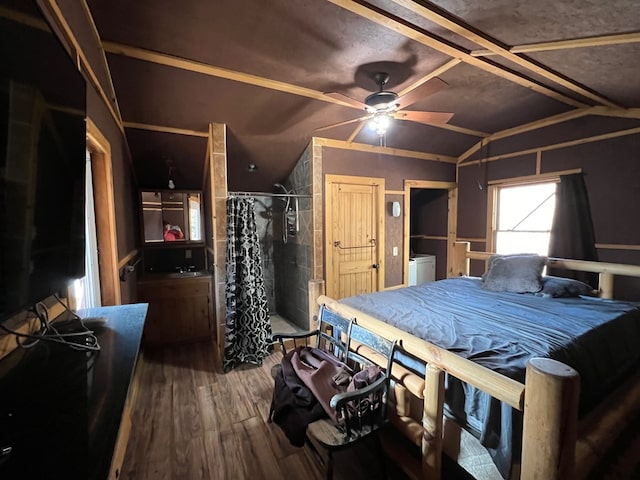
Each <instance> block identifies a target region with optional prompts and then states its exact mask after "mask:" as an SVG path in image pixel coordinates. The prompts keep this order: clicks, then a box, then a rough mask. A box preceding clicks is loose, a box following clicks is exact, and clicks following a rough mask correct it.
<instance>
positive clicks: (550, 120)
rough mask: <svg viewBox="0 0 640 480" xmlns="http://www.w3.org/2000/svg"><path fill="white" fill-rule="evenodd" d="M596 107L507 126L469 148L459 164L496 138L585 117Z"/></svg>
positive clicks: (461, 156) (459, 160)
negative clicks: (510, 126)
mask: <svg viewBox="0 0 640 480" xmlns="http://www.w3.org/2000/svg"><path fill="white" fill-rule="evenodd" d="M594 108H596V107H591V108H578V109H576V110H570V111H568V112H564V113H559V114H558V115H553V116H551V117H546V118H542V119H540V120H535V121H533V122H529V123H525V124H523V125H518V126H517V127H512V128H507V129H506V130H501V131H499V132H496V133H493V134H491V135H489V136H488V137H487V138H484V139H482V140H481V141H479V142H478V143H476V144H475V145H474V146H473V147H471V148H470V149H469V150H467V151H466V152H464V153H463V154H462V155H460V156H459V157H458V164H460V163H462V162H464V161H465V160H466V159H467V158H469V157H470V156H471V155H473V154H474V153H476V152H477V151H478V150H480V149H481V148H482V147H485V146H487V145H488V144H489V143H490V142H494V141H496V140H500V139H501V138H507V137H511V136H513V135H519V134H521V133H525V132H530V131H532V130H537V129H539V128H544V127H548V126H550V125H555V124H556V123H562V122H568V121H569V120H573V119H575V118H580V117H584V116H585V115H589V113H591V112H592V111H593V109H594Z"/></svg>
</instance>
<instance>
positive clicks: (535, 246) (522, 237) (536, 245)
mask: <svg viewBox="0 0 640 480" xmlns="http://www.w3.org/2000/svg"><path fill="white" fill-rule="evenodd" d="M497 237H498V238H497V243H496V252H498V253H537V254H538V255H546V254H547V252H548V251H549V237H550V234H549V233H523V232H498V235H497Z"/></svg>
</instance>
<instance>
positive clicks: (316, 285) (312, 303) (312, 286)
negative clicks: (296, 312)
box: [309, 278, 325, 330]
mask: <svg viewBox="0 0 640 480" xmlns="http://www.w3.org/2000/svg"><path fill="white" fill-rule="evenodd" d="M324 293H325V292H324V280H322V279H318V278H316V279H314V278H312V279H311V280H309V330H315V329H316V328H318V322H317V320H318V311H319V310H320V305H318V298H319V297H320V295H324Z"/></svg>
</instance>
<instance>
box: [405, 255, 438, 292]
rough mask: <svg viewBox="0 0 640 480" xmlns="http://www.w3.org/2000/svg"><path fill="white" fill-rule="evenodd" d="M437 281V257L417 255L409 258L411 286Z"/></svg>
mask: <svg viewBox="0 0 640 480" xmlns="http://www.w3.org/2000/svg"><path fill="white" fill-rule="evenodd" d="M435 279H436V257H435V255H428V254H423V253H416V254H415V255H413V256H412V257H411V258H409V286H411V285H420V284H422V283H427V282H433V281H435Z"/></svg>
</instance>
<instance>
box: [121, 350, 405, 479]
mask: <svg viewBox="0 0 640 480" xmlns="http://www.w3.org/2000/svg"><path fill="white" fill-rule="evenodd" d="M280 358H281V355H280V353H274V354H272V355H271V356H269V357H268V358H267V359H266V360H265V362H264V364H263V365H262V366H260V367H255V366H248V365H247V366H242V367H240V368H237V369H236V370H234V371H232V372H229V373H226V374H222V373H219V372H216V369H215V367H214V364H213V362H214V356H213V348H212V347H211V346H210V345H209V344H208V343H195V344H183V345H176V346H170V347H166V348H163V349H154V350H147V351H145V352H144V362H143V363H142V364H141V367H142V370H141V372H140V390H139V394H138V400H137V404H136V406H135V408H134V411H133V419H132V420H133V427H132V431H131V437H130V439H129V444H128V447H127V452H126V455H125V460H124V464H123V468H122V474H121V477H120V478H121V479H126V480H146V479H153V480H164V479H175V480H179V479H185V480H197V479H212V480H213V479H215V480H218V479H220V480H235V479H238V480H243V479H256V480H259V479H268V480H270V479H281V478H282V479H284V478H286V479H288V480H289V479H291V480H296V479H305V480H321V479H323V478H324V472H323V470H322V467H321V465H320V464H319V462H318V460H317V458H316V456H315V454H314V452H313V451H312V450H311V449H309V448H308V447H304V448H297V447H293V446H291V445H290V444H289V441H288V440H287V438H286V436H284V434H283V433H282V431H281V430H280V428H279V427H278V426H277V425H275V424H272V423H269V422H267V417H268V412H269V405H270V403H271V395H272V391H273V380H272V378H271V375H270V370H271V367H272V366H273V365H274V364H276V363H278V362H279V361H280ZM369 451H374V449H369ZM340 455H342V457H336V471H335V478H336V479H347V478H348V479H349V480H357V479H360V478H361V479H365V478H366V479H375V478H403V476H402V475H401V474H400V473H399V472H395V471H394V470H395V469H394V468H393V466H389V465H386V462H381V459H379V458H375V457H373V458H371V456H370V455H369V457H367V455H368V454H367V452H364V453H363V452H358V453H353V452H345V453H341V454H340Z"/></svg>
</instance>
